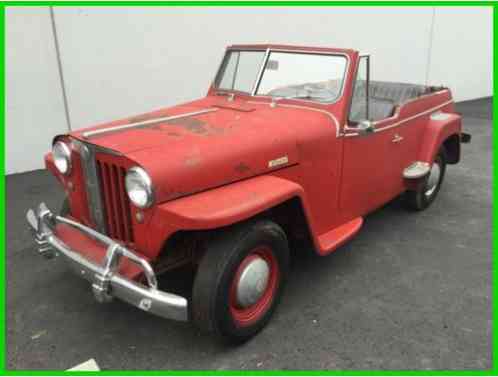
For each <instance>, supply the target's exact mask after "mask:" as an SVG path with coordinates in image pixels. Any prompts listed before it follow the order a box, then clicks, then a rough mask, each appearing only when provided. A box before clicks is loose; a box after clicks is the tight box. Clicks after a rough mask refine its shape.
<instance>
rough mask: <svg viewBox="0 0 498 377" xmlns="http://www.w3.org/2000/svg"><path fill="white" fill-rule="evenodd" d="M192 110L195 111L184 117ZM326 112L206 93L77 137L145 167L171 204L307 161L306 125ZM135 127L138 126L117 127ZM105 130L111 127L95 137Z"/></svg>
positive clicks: (160, 194)
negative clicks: (303, 147)
mask: <svg viewBox="0 0 498 377" xmlns="http://www.w3.org/2000/svg"><path fill="white" fill-rule="evenodd" d="M190 113H193V114H195V115H191V116H184V117H182V116H183V115H185V114H190ZM175 117H176V118H175ZM160 118H170V119H169V120H168V119H165V120H157V119H160ZM323 118H324V114H321V113H319V112H316V111H310V110H309V109H303V108H290V107H283V106H277V107H271V106H269V105H268V104H267V103H254V102H246V101H241V100H234V101H228V100H227V99H226V98H224V97H206V98H204V99H202V100H198V101H194V102H191V103H187V104H183V105H179V106H175V107H171V108H166V109H160V110H157V111H154V112H151V113H147V114H143V115H139V116H135V117H132V118H128V119H123V120H119V121H116V122H111V123H107V124H103V125H99V126H97V127H92V128H88V129H84V130H79V131H76V132H73V133H72V134H71V136H72V137H75V138H78V139H80V140H81V141H84V142H86V143H91V144H95V145H97V146H99V147H102V148H105V149H109V150H112V151H116V152H118V153H120V154H122V155H124V156H126V157H127V158H128V159H130V160H132V161H134V162H135V163H136V164H137V165H140V166H142V167H143V168H144V169H145V170H146V171H147V172H148V173H149V174H150V176H151V178H152V181H153V184H154V188H155V195H156V201H157V202H163V201H166V200H170V199H174V198H178V197H180V196H184V195H188V194H192V193H195V192H199V191H203V190H206V189H209V188H213V187H216V186H221V185H224V184H227V183H230V182H234V181H237V180H241V179H245V178H249V177H251V176H255V175H259V174H264V173H267V172H270V171H272V170H275V169H280V168H283V167H288V166H291V165H295V164H297V163H299V161H300V158H301V157H300V156H299V151H298V147H297V145H298V142H299V139H300V137H299V130H300V129H302V124H303V123H304V124H312V123H315V122H323ZM298 122H299V123H298ZM298 124H299V125H301V127H298ZM127 125H133V126H130V127H128V128H126V127H124V128H117V129H114V130H109V128H112V127H117V126H127ZM103 129H107V132H105V133H101V134H94V135H91V132H92V131H95V130H103ZM86 133H88V135H87V136H86V137H85V134H86Z"/></svg>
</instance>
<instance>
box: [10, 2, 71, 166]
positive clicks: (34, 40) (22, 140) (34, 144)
mask: <svg viewBox="0 0 498 377" xmlns="http://www.w3.org/2000/svg"><path fill="white" fill-rule="evenodd" d="M5 28H6V48H5V50H6V51H5V55H6V81H5V85H6V94H7V96H6V131H5V146H6V172H7V173H14V172H20V171H26V170H32V169H37V168H41V167H42V166H43V155H44V154H45V153H46V152H47V150H49V149H50V146H51V141H52V137H53V136H54V135H56V134H58V133H63V132H67V124H66V120H65V115H64V105H63V101H62V91H61V86H60V80H59V75H58V70H57V58H56V54H55V46H54V40H53V38H52V29H51V24H50V17H49V9H48V8H47V7H29V8H10V7H8V8H7V12H6V25H5Z"/></svg>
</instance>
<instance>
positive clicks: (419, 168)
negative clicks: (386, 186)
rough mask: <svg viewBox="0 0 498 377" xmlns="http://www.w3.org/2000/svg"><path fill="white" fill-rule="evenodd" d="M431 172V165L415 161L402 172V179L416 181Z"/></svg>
mask: <svg viewBox="0 0 498 377" xmlns="http://www.w3.org/2000/svg"><path fill="white" fill-rule="evenodd" d="M430 171H431V165H430V164H429V163H427V162H422V161H415V162H414V163H412V164H411V165H410V166H408V167H407V168H405V170H403V178H405V179H418V178H421V177H423V176H425V175H427V174H428V173H429V172H430Z"/></svg>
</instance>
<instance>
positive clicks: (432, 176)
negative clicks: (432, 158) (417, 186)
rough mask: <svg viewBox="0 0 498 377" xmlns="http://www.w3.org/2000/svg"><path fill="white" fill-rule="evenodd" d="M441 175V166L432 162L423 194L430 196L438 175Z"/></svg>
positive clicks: (435, 185)
mask: <svg viewBox="0 0 498 377" xmlns="http://www.w3.org/2000/svg"><path fill="white" fill-rule="evenodd" d="M440 175H441V167H440V166H439V164H438V163H437V162H434V163H433V164H432V168H431V172H430V173H429V178H428V179H427V186H426V190H425V196H427V197H429V196H431V195H432V194H433V193H434V191H435V190H436V187H437V184H438V183H439V176H440Z"/></svg>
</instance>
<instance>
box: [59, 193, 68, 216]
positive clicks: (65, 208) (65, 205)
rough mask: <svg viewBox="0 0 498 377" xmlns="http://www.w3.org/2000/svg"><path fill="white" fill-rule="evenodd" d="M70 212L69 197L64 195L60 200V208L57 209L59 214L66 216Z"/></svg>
mask: <svg viewBox="0 0 498 377" xmlns="http://www.w3.org/2000/svg"><path fill="white" fill-rule="evenodd" d="M70 213H71V207H70V206H69V198H68V197H67V196H66V197H65V198H64V201H63V202H62V206H61V209H60V210H59V215H60V216H63V217H67V216H68V215H69V214H70Z"/></svg>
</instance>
